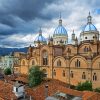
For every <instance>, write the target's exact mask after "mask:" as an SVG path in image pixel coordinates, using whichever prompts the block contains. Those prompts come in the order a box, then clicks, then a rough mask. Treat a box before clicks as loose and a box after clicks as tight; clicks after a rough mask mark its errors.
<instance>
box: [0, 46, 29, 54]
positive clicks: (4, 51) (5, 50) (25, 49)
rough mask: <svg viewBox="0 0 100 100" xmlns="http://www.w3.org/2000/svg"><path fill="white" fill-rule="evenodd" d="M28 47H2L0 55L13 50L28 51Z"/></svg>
mask: <svg viewBox="0 0 100 100" xmlns="http://www.w3.org/2000/svg"><path fill="white" fill-rule="evenodd" d="M27 49H28V48H27V47H24V48H0V56H4V55H8V54H10V53H11V52H25V53H26V52H27Z"/></svg>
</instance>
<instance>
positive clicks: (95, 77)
mask: <svg viewBox="0 0 100 100" xmlns="http://www.w3.org/2000/svg"><path fill="white" fill-rule="evenodd" d="M96 80H97V75H96V73H94V74H93V81H96Z"/></svg>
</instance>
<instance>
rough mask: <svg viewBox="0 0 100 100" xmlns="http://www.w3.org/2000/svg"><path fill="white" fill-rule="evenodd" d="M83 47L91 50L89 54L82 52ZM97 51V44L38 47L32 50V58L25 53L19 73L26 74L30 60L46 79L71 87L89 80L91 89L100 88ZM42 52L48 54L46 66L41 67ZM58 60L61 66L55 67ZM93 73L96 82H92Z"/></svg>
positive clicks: (99, 59) (99, 66) (99, 65)
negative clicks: (61, 82)
mask: <svg viewBox="0 0 100 100" xmlns="http://www.w3.org/2000/svg"><path fill="white" fill-rule="evenodd" d="M58 47H59V48H58ZM84 47H89V48H91V53H89V52H90V51H87V53H86V52H84ZM68 48H70V49H71V52H68ZM56 49H57V50H56ZM97 49H98V47H97V44H93V43H82V44H80V45H78V46H77V47H76V46H73V45H70V44H68V45H66V46H56V45H52V46H49V45H40V46H39V47H36V48H33V51H32V56H29V55H28V53H27V56H28V58H27V57H23V58H21V60H20V62H21V64H20V72H21V73H22V74H28V70H29V68H30V67H31V66H32V60H34V65H39V66H40V67H41V70H44V71H45V72H46V73H47V77H48V78H54V79H59V80H61V81H63V82H66V83H70V84H72V85H77V84H78V82H85V81H86V80H89V81H92V82H93V88H96V87H100V74H99V73H100V55H98V54H99V52H97V51H98V50H97ZM44 51H47V54H48V64H47V65H43V59H42V57H43V52H44ZM85 53H86V54H85ZM95 53H96V54H95ZM90 54H91V55H90ZM94 54H95V55H94ZM59 60H60V61H61V66H58V65H57V62H58V61H59ZM77 60H78V61H79V62H80V64H79V65H78V66H77V65H76V62H77ZM23 61H24V64H23ZM54 71H55V72H56V75H55V72H54ZM63 72H65V74H64V73H63ZM71 72H73V77H71ZM83 72H85V76H86V78H85V79H82V75H83ZM94 73H96V77H97V79H96V80H93V75H94Z"/></svg>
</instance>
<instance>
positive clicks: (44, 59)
mask: <svg viewBox="0 0 100 100" xmlns="http://www.w3.org/2000/svg"><path fill="white" fill-rule="evenodd" d="M42 60H43V65H48V53H47V51H44V52H43V56H42Z"/></svg>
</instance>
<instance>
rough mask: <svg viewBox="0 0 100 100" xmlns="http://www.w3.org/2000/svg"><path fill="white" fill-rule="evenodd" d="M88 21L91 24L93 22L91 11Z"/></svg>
mask: <svg viewBox="0 0 100 100" xmlns="http://www.w3.org/2000/svg"><path fill="white" fill-rule="evenodd" d="M87 23H88V24H91V23H92V17H91V14H90V12H89V15H88V17H87Z"/></svg>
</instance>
